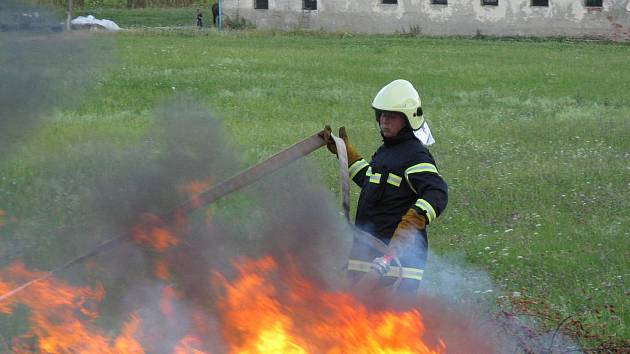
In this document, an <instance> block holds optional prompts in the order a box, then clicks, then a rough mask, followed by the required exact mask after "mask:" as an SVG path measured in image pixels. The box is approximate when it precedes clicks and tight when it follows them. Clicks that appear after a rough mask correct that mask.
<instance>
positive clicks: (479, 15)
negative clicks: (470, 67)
mask: <svg viewBox="0 0 630 354" xmlns="http://www.w3.org/2000/svg"><path fill="white" fill-rule="evenodd" d="M381 1H382V0H318V1H317V7H318V9H317V10H314V11H306V10H302V0H269V9H268V10H255V9H254V0H223V3H222V4H223V11H224V14H225V15H227V16H229V17H232V18H233V17H235V16H237V14H238V16H240V17H244V18H246V19H247V20H249V21H251V22H253V23H255V24H256V26H257V27H258V28H281V29H295V28H304V29H313V30H325V31H346V32H364V33H395V32H414V33H418V32H419V33H421V34H427V35H475V34H485V35H497V36H502V35H503V36H513V35H518V36H602V37H607V38H612V39H618V40H630V0H603V6H602V7H601V8H587V7H585V6H584V4H585V0H549V6H548V7H538V6H530V3H531V0H499V4H498V6H484V5H481V0H448V2H449V3H448V5H432V4H431V2H430V0H398V4H397V5H390V4H382V3H381Z"/></svg>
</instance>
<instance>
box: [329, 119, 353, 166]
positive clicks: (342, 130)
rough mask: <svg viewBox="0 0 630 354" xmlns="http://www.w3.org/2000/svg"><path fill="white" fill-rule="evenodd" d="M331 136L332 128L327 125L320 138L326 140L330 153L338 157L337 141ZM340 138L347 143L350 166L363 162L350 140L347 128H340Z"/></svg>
mask: <svg viewBox="0 0 630 354" xmlns="http://www.w3.org/2000/svg"><path fill="white" fill-rule="evenodd" d="M331 134H332V129H330V126H328V125H327V126H325V127H324V130H323V131H322V132H321V133H320V134H319V136H320V137H322V139H324V141H325V142H326V148H328V151H330V152H331V153H333V154H335V156H337V145H335V140H333V138H332V137H331ZM339 137H340V138H341V139H343V142H344V143H346V152H347V153H348V166H350V165H352V164H353V163H355V162H357V161H359V160H361V155H359V152H358V151H357V149H356V148H355V147H354V145H352V144H351V143H350V141H349V140H348V133H347V132H346V127H341V128H339Z"/></svg>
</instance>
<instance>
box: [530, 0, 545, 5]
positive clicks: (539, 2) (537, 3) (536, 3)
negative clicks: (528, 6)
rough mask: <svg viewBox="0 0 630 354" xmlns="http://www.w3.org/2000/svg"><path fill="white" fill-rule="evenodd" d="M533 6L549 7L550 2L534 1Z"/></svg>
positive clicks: (543, 0)
mask: <svg viewBox="0 0 630 354" xmlns="http://www.w3.org/2000/svg"><path fill="white" fill-rule="evenodd" d="M532 6H549V0H532Z"/></svg>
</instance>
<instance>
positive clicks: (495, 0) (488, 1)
mask: <svg viewBox="0 0 630 354" xmlns="http://www.w3.org/2000/svg"><path fill="white" fill-rule="evenodd" d="M481 5H488V6H497V5H499V0H481Z"/></svg>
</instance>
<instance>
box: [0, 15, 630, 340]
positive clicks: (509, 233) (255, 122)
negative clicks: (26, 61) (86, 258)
mask: <svg viewBox="0 0 630 354" xmlns="http://www.w3.org/2000/svg"><path fill="white" fill-rule="evenodd" d="M102 17H106V16H102ZM130 18H131V17H129V18H128V19H127V20H126V21H131V20H130ZM191 18H192V17H191ZM114 20H115V19H114ZM190 22H191V23H192V21H190ZM127 23H131V22H125V24H127ZM151 24H152V25H161V24H160V23H158V22H155V23H153V22H152V23H151ZM102 38H103V39H107V40H113V41H114V46H115V48H116V51H112V52H110V53H111V54H112V57H113V58H116V59H115V63H114V64H113V65H112V66H110V67H109V68H108V69H107V70H106V71H104V72H102V73H100V74H99V76H98V78H97V80H96V81H95V82H96V84H95V85H94V86H93V87H92V88H91V89H90V90H88V91H87V92H86V94H85V95H84V96H83V97H82V98H81V100H80V102H79V104H78V105H74V106H72V107H71V108H63V109H61V110H58V111H56V112H55V113H54V114H53V119H52V120H51V121H49V122H48V123H47V124H45V125H44V126H43V127H42V128H41V130H40V131H38V132H37V134H36V135H35V136H34V137H32V138H31V140H29V141H28V142H27V143H26V146H28V149H27V150H25V151H21V152H19V153H17V155H16V156H13V157H12V158H11V159H8V160H6V161H4V162H3V168H2V171H1V176H0V200H1V203H2V204H0V209H4V210H6V211H7V216H5V218H8V217H10V216H11V215H19V214H22V213H25V212H26V211H25V210H22V209H21V202H20V201H19V198H23V197H24V196H31V197H34V193H35V192H34V191H35V190H36V187H35V186H33V180H34V178H35V177H34V175H35V174H36V173H34V172H33V171H35V170H37V166H38V164H40V163H43V162H42V161H45V160H46V156H47V154H49V155H50V156H51V158H53V157H52V156H53V155H54V156H59V154H61V155H63V153H64V151H67V150H68V149H70V146H77V145H81V144H83V143H87V142H90V141H93V140H95V139H96V140H98V139H108V140H111V141H116V142H118V143H120V144H122V145H124V144H132V143H133V142H134V141H137V140H138V139H141V137H142V135H143V133H144V132H145V130H146V129H147V128H148V127H149V126H150V125H151V123H152V117H153V115H152V112H153V110H154V108H155V106H156V105H158V104H159V103H160V102H162V100H164V99H167V98H169V97H171V96H173V95H174V94H177V93H187V94H190V95H192V96H194V97H195V98H196V99H198V100H199V101H200V102H201V103H202V104H203V105H205V106H206V107H207V108H208V109H209V110H210V111H212V112H214V113H215V114H216V115H217V116H218V117H220V118H221V119H222V120H223V122H224V125H225V130H226V132H227V136H228V140H229V141H231V142H232V143H233V144H234V146H235V147H236V148H237V149H239V150H240V151H242V152H243V155H244V160H245V162H247V163H254V162H256V161H258V160H261V159H263V158H265V157H267V156H269V155H271V154H272V153H274V152H276V151H279V150H280V149H282V148H283V147H286V146H288V145H289V144H291V143H293V142H295V141H297V140H299V139H301V138H303V137H305V136H308V135H310V134H312V133H314V132H316V131H318V130H319V129H321V128H322V127H323V125H324V124H330V125H332V126H333V127H335V128H336V127H339V126H342V125H345V126H346V127H347V128H348V131H349V135H350V140H351V141H352V142H353V143H354V144H355V145H356V146H357V147H358V149H359V150H360V151H361V152H362V153H363V154H364V156H366V157H369V156H370V155H371V154H372V153H373V151H374V150H375V149H376V147H377V146H378V145H379V143H380V139H379V135H378V131H377V128H376V125H375V122H374V119H373V113H372V111H371V108H370V103H371V100H372V98H373V96H374V95H375V93H376V92H377V91H378V89H379V88H380V87H382V86H383V85H385V84H386V83H388V82H389V81H391V80H393V79H396V78H405V79H408V80H410V81H412V82H413V83H414V84H415V85H416V86H417V87H418V88H419V91H420V93H421V95H422V101H423V107H424V111H425V114H426V118H427V119H428V121H429V123H430V125H431V128H432V130H433V133H434V135H435V138H436V140H437V144H435V145H434V146H433V147H432V148H431V151H432V152H433V154H434V156H435V157H436V160H437V163H438V167H439V169H440V171H441V173H442V175H443V176H444V178H445V179H446V180H447V182H448V183H449V187H450V203H449V207H448V209H447V211H446V213H445V214H444V215H443V216H442V217H441V218H440V219H439V220H438V221H437V222H436V223H435V225H432V226H431V230H430V242H431V247H432V249H433V250H434V251H435V252H436V253H438V254H442V255H448V254H464V255H465V259H466V260H467V261H468V262H469V263H470V264H472V265H475V266H479V267H481V268H483V269H486V270H487V271H488V272H489V273H490V274H491V276H492V278H493V279H494V281H495V282H496V283H497V284H498V286H499V287H500V289H501V290H502V291H503V292H504V294H505V295H506V296H507V297H508V299H509V298H511V297H512V294H514V292H520V293H521V300H522V299H525V300H531V302H532V303H533V304H532V305H531V307H532V309H533V311H538V312H537V313H538V314H540V315H541V316H548V317H547V318H548V323H547V325H548V326H549V327H550V328H554V327H555V326H556V325H557V324H558V323H557V319H561V318H565V317H568V316H572V317H571V319H572V320H575V322H574V323H573V325H574V327H571V328H569V330H571V329H573V330H576V331H577V332H576V333H578V335H580V336H581V337H579V338H578V339H579V341H580V343H581V344H583V345H584V346H585V347H594V346H597V345H601V344H602V343H605V342H609V343H622V342H623V341H624V340H625V341H626V342H625V343H627V340H628V338H630V309H629V308H628V307H629V305H630V301H629V300H628V299H629V295H630V282H629V280H630V272H629V269H630V266H629V265H630V261H629V260H630V212H629V210H630V192H629V191H630V100H629V98H630V60H629V59H630V46H628V45H623V44H611V43H586V42H563V41H527V40H522V41H508V40H472V39H430V38H414V37H401V36H362V35H347V34H346V35H337V34H309V33H284V34H280V33H270V32H224V33H216V32H213V31H201V32H199V31H193V30H190V31H156V30H144V31H141V30H136V31H130V32H124V33H118V34H115V35H111V36H107V37H102ZM33 155H37V156H43V157H41V158H39V159H34V158H31V156H33ZM311 159H312V161H314V164H313V165H312V166H313V167H316V168H318V169H319V170H320V172H321V173H322V174H323V176H324V183H326V185H327V186H328V187H329V189H331V190H333V191H336V190H337V183H338V181H337V178H338V177H337V175H336V173H337V171H336V167H335V164H336V162H335V160H334V159H333V158H331V156H330V155H329V154H328V153H327V152H325V151H318V152H316V153H315V154H314V155H313V156H312V157H311ZM357 195H358V194H357V189H356V188H355V189H354V190H353V195H352V199H353V200H354V201H355V202H356V200H357ZM73 208H75V209H79V208H80V206H76V205H71V204H70V205H68V211H69V212H71V211H73V210H74V209H73ZM41 212H42V213H43V212H44V211H41ZM0 230H1V229H0ZM20 242H21V243H20V244H21V245H23V244H27V245H31V244H34V243H35V241H34V240H25V239H21V240H20ZM49 246H50V247H54V246H52V245H49ZM56 252H58V253H60V254H63V252H64V251H63V250H58V251H56ZM59 258H63V257H59ZM579 325H583V326H584V330H583V331H578V330H577V329H576V328H575V326H579ZM587 335H592V336H593V337H590V338H589V337H588V336H587Z"/></svg>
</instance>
